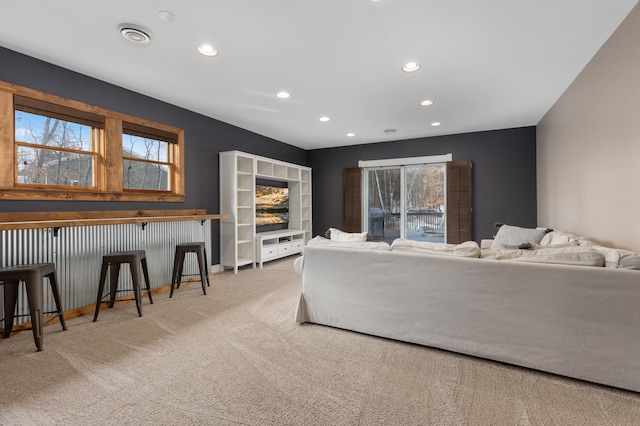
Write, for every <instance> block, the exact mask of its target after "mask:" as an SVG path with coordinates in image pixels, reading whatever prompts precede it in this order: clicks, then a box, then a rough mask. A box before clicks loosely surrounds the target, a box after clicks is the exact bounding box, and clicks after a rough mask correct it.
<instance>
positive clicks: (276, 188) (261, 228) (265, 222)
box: [256, 179, 289, 232]
mask: <svg viewBox="0 0 640 426" xmlns="http://www.w3.org/2000/svg"><path fill="white" fill-rule="evenodd" d="M288 227H289V188H288V186H287V182H279V181H269V180H265V179H257V180H256V232H267V231H277V230H280V229H287V228H288Z"/></svg>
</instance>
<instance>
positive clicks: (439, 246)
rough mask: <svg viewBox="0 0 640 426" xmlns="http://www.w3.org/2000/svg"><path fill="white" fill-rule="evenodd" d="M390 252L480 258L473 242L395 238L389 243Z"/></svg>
mask: <svg viewBox="0 0 640 426" xmlns="http://www.w3.org/2000/svg"><path fill="white" fill-rule="evenodd" d="M391 251H395V252H406V253H418V254H434V255H439V256H459V257H480V246H478V243H476V242H475V241H465V242H464V243H461V244H447V243H430V242H426V241H413V240H405V239H403V238H396V239H395V240H394V241H393V243H391Z"/></svg>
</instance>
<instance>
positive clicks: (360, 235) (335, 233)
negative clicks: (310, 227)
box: [329, 228, 367, 242]
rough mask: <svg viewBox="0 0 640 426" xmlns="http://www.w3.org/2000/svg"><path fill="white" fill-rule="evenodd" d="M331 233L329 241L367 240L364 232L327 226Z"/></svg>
mask: <svg viewBox="0 0 640 426" xmlns="http://www.w3.org/2000/svg"><path fill="white" fill-rule="evenodd" d="M329 233H330V234H331V241H341V242H358V241H367V233H366V232H344V231H341V230H339V229H336V228H329Z"/></svg>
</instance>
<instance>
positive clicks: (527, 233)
mask: <svg viewBox="0 0 640 426" xmlns="http://www.w3.org/2000/svg"><path fill="white" fill-rule="evenodd" d="M546 232H547V230H546V229H545V228H520V227H519V226H511V225H502V226H501V227H500V228H499V229H498V232H497V233H496V237H495V238H494V240H493V244H492V245H491V248H494V249H500V248H506V247H511V248H517V247H518V246H519V245H521V244H526V243H529V244H538V243H540V241H541V240H542V237H544V234H545V233H546Z"/></svg>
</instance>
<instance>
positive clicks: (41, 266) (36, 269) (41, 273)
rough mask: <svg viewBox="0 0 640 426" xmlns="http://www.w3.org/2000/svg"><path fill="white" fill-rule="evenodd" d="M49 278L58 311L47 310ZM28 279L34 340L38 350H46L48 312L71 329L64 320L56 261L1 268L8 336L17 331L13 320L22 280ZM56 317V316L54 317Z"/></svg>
mask: <svg viewBox="0 0 640 426" xmlns="http://www.w3.org/2000/svg"><path fill="white" fill-rule="evenodd" d="M45 277H46V278H48V279H49V285H50V286H51V292H52V293H53V298H54V300H55V302H56V310H55V311H48V312H45V311H44V290H43V282H42V280H43V279H44V278H45ZM21 281H22V282H24V283H25V286H26V289H27V299H28V303H29V315H30V316H31V329H32V330H33V340H34V341H35V343H36V348H38V351H41V350H42V341H43V339H42V333H43V330H42V328H43V318H44V315H45V314H53V313H55V314H56V315H57V317H58V318H59V319H60V324H61V325H62V329H63V330H66V329H67V324H66V323H65V321H64V314H63V311H62V304H61V303H60V293H59V291H58V281H57V279H56V266H55V264H53V263H36V264H32V265H18V266H4V267H2V268H0V282H1V283H2V285H3V287H4V337H5V338H8V337H9V336H10V335H11V332H12V331H13V320H14V319H15V317H16V316H23V315H16V314H15V310H16V303H17V301H18V284H19V283H20V282H21ZM54 318H55V317H54Z"/></svg>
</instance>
